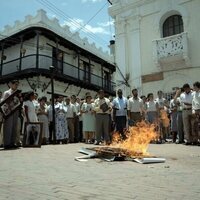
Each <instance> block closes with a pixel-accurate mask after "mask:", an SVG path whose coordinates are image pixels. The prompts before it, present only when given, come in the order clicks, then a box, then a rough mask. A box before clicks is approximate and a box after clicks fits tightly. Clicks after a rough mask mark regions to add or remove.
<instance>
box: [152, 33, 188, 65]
mask: <svg viewBox="0 0 200 200" xmlns="http://www.w3.org/2000/svg"><path fill="white" fill-rule="evenodd" d="M153 54H154V55H153V58H154V61H155V63H156V65H157V66H159V67H165V66H170V65H175V64H176V65H177V66H178V65H179V63H180V64H181V65H182V66H184V65H186V66H188V65H189V56H188V37H187V33H185V32H184V33H181V34H177V35H173V36H170V37H165V38H161V39H158V40H154V41H153Z"/></svg>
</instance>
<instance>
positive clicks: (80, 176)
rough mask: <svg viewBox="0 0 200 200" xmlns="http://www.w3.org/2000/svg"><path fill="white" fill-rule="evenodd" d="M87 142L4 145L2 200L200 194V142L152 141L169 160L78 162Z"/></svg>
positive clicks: (0, 162)
mask: <svg viewBox="0 0 200 200" xmlns="http://www.w3.org/2000/svg"><path fill="white" fill-rule="evenodd" d="M84 146H85V147H86V146H87V145H85V144H67V145H49V146H42V148H21V149H18V150H10V151H5V150H0V200H6V199H9V200H11V199H13V200H29V199H30V200H34V199H41V200H47V199H49V200H54V199H55V200H57V199H66V200H67V199H68V200H76V199H80V200H87V199H88V200H107V199H110V200H126V199H141V200H144V199H152V200H157V199H164V200H165V199H169V200H172V199H175V200H179V199H181V200H184V199H185V200H189V199H190V200H199V199H200V147H192V146H183V145H176V144H163V145H153V144H152V145H150V147H149V151H150V152H151V153H152V154H154V155H156V156H160V157H165V158H166V159H167V160H166V162H165V163H160V164H146V165H144V164H138V163H135V162H130V161H126V162H105V161H102V160H99V159H90V160H88V162H77V161H75V160H74V157H75V156H81V154H80V153H78V150H79V149H80V148H81V147H84Z"/></svg>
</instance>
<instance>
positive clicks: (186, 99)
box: [180, 92, 193, 109]
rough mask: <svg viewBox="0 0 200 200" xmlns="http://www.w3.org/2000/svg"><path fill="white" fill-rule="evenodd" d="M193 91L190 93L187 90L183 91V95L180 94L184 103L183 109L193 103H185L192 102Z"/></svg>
mask: <svg viewBox="0 0 200 200" xmlns="http://www.w3.org/2000/svg"><path fill="white" fill-rule="evenodd" d="M192 98H193V97H192V92H190V93H189V94H186V93H185V92H183V93H182V94H181V95H180V101H181V103H182V104H183V109H184V108H191V107H192V105H185V104H184V103H189V104H192Z"/></svg>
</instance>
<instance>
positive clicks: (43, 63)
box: [2, 54, 115, 92]
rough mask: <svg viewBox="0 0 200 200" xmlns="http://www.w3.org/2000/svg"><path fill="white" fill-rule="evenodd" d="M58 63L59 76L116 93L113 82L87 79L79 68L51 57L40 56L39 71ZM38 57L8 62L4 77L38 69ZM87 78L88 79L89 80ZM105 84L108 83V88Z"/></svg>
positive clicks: (4, 64) (3, 67) (31, 56)
mask: <svg viewBox="0 0 200 200" xmlns="http://www.w3.org/2000/svg"><path fill="white" fill-rule="evenodd" d="M53 63H57V69H58V72H57V73H58V74H60V75H64V76H65V75H66V76H68V77H71V78H74V79H76V81H82V82H83V83H88V84H92V85H95V86H98V87H101V88H104V89H107V90H109V91H112V92H113V91H114V87H115V83H114V82H112V81H108V80H104V79H103V78H102V77H100V76H98V75H96V74H93V73H90V74H87V75H88V77H89V79H86V77H85V75H86V72H85V71H84V70H82V69H79V68H78V67H76V66H74V65H71V64H69V63H66V62H62V63H61V62H60V61H58V60H54V59H53V58H52V57H50V56H46V55H39V60H38V67H39V69H45V70H49V67H50V66H51V65H52V64H53ZM36 66H37V65H36V55H35V54H34V55H27V56H24V57H22V58H21V61H20V58H18V59H14V60H11V61H8V62H5V63H3V65H2V77H3V76H5V75H9V74H14V73H16V72H20V71H23V70H26V69H36ZM88 77H87V78H88ZM105 82H106V83H108V84H107V86H106V87H104V86H105Z"/></svg>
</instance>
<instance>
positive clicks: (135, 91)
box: [132, 88, 138, 97]
mask: <svg viewBox="0 0 200 200" xmlns="http://www.w3.org/2000/svg"><path fill="white" fill-rule="evenodd" d="M132 94H133V97H138V90H137V89H136V88H134V89H132Z"/></svg>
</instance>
